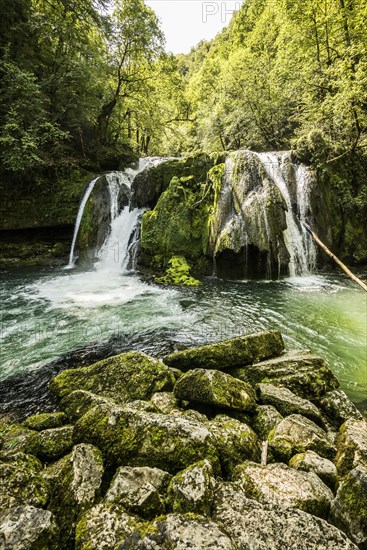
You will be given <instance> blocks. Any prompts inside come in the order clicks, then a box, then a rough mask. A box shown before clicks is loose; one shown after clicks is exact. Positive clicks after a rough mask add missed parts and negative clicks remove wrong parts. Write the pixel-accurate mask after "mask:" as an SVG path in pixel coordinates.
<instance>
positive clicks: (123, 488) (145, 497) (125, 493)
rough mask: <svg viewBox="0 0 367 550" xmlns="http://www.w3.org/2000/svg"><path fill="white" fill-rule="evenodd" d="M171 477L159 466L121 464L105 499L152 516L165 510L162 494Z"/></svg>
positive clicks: (144, 516) (149, 516)
mask: <svg viewBox="0 0 367 550" xmlns="http://www.w3.org/2000/svg"><path fill="white" fill-rule="evenodd" d="M171 477H172V476H171V475H170V474H169V473H168V472H164V471H163V470H160V469H159V468H148V467H141V468H130V467H129V466H122V467H121V468H119V469H118V470H117V472H116V474H115V476H114V478H113V480H112V482H111V485H110V487H109V489H108V491H107V493H106V496H105V501H106V502H108V503H110V504H112V503H114V504H120V505H121V506H123V507H124V508H125V510H128V511H129V512H131V513H133V514H137V515H139V516H141V517H143V518H150V519H151V518H154V517H156V516H159V515H161V514H163V513H164V512H165V505H164V494H165V491H166V489H167V487H168V484H169V481H170V479H171Z"/></svg>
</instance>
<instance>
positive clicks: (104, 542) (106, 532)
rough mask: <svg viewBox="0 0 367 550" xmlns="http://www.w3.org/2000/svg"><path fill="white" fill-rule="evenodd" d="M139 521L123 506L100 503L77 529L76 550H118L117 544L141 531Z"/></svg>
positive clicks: (83, 518) (88, 512)
mask: <svg viewBox="0 0 367 550" xmlns="http://www.w3.org/2000/svg"><path fill="white" fill-rule="evenodd" d="M139 527H140V523H139V521H138V520H137V519H136V518H134V517H132V516H129V515H128V514H127V513H126V511H125V510H124V509H123V508H122V506H118V505H117V504H110V503H100V504H97V506H94V507H93V508H91V509H90V510H88V511H87V512H86V513H85V514H84V515H83V516H82V517H81V519H80V521H79V522H78V524H77V527H76V535H75V549H76V550H101V549H109V548H111V549H112V548H116V545H117V543H118V542H119V541H120V540H121V539H124V538H126V537H128V536H129V535H131V534H132V533H134V532H135V531H136V530H137V529H139Z"/></svg>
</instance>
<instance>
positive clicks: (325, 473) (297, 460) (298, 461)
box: [289, 451, 338, 488]
mask: <svg viewBox="0 0 367 550" xmlns="http://www.w3.org/2000/svg"><path fill="white" fill-rule="evenodd" d="M289 466H290V467H291V468H295V469H296V470H303V471H304V472H314V473H315V474H316V475H318V476H319V478H320V479H322V481H323V482H324V483H326V485H328V486H329V487H331V488H333V487H335V485H336V482H337V477H338V471H337V469H336V466H335V464H333V462H331V461H330V460H328V459H327V458H322V457H321V456H319V455H318V454H317V453H315V452H314V451H306V452H305V453H300V454H298V455H294V456H293V457H292V458H291V460H290V461H289Z"/></svg>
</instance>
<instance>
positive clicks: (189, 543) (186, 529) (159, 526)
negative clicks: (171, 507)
mask: <svg viewBox="0 0 367 550" xmlns="http://www.w3.org/2000/svg"><path fill="white" fill-rule="evenodd" d="M116 549H118V550H163V549H167V550H168V549H177V550H186V549H187V550H189V549H190V550H193V549H198V550H199V549H200V550H209V549H211V550H214V549H215V550H235V549H236V546H235V545H234V544H233V543H232V541H231V539H230V538H229V536H228V535H227V534H226V533H225V531H223V530H222V529H221V528H220V527H219V526H218V525H217V524H216V523H214V522H213V521H210V520H208V519H206V518H204V517H201V516H196V517H195V516H192V514H187V515H176V514H169V515H168V516H167V517H162V518H161V519H159V520H156V521H155V522H154V523H152V524H151V526H150V529H149V531H148V532H147V533H146V534H145V533H144V532H142V533H139V532H137V533H134V534H133V535H131V536H130V537H128V538H126V539H125V540H121V541H120V544H119V545H118V546H116Z"/></svg>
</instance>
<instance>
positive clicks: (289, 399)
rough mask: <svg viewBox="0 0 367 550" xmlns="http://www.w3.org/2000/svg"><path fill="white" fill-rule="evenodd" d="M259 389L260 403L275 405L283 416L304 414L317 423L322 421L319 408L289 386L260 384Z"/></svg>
mask: <svg viewBox="0 0 367 550" xmlns="http://www.w3.org/2000/svg"><path fill="white" fill-rule="evenodd" d="M257 390H258V395H259V400H260V403H263V404H264V405H273V406H274V407H275V408H276V409H277V410H278V411H279V412H280V413H281V414H282V415H283V416H288V415H290V414H302V416H305V417H306V418H309V419H310V420H313V421H314V422H316V423H317V424H319V423H321V413H320V411H319V410H318V408H317V407H316V406H315V405H314V404H313V403H311V401H308V399H302V398H301V397H298V396H297V395H295V394H294V393H293V392H291V391H290V390H288V389H287V388H283V387H279V386H274V385H273V384H259V385H258V388H257Z"/></svg>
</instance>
